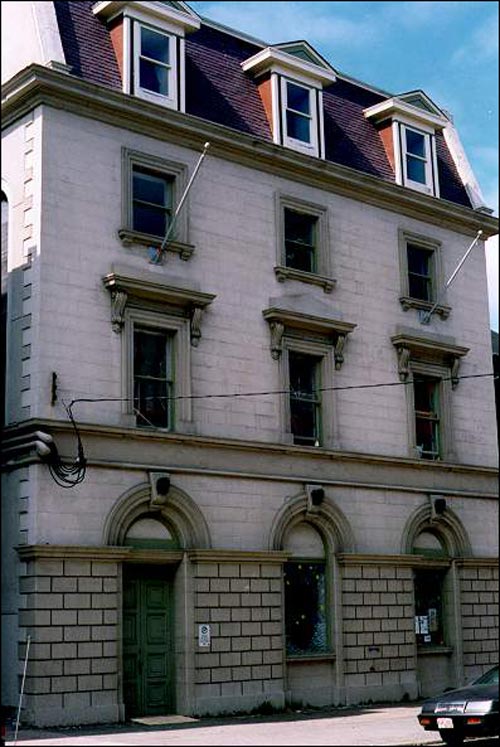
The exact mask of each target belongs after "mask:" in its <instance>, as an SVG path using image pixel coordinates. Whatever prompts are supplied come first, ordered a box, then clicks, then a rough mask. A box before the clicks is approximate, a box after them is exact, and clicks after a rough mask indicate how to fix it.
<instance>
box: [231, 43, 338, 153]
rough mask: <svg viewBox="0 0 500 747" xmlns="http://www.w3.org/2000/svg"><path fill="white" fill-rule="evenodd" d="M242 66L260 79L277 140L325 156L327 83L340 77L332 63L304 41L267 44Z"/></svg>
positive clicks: (274, 136) (280, 143)
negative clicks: (324, 116)
mask: <svg viewBox="0 0 500 747" xmlns="http://www.w3.org/2000/svg"><path fill="white" fill-rule="evenodd" d="M242 68H243V70H244V71H245V72H248V73H251V74H252V75H253V76H255V77H256V78H257V83H258V88H259V93H260V95H261V98H262V103H263V106H264V109H265V112H266V115H267V118H268V121H269V125H270V127H271V131H272V134H273V141H274V142H275V143H276V144H277V145H284V146H285V147H286V148H291V149H292V150H296V151H299V152H301V153H305V154H307V155H310V156H319V157H320V158H324V157H325V137H324V123H323V86H324V85H330V84H331V83H334V82H335V80H336V76H335V73H334V71H333V69H332V68H331V67H330V65H329V64H328V63H327V62H326V61H325V60H324V59H323V58H322V57H321V56H320V55H319V54H318V53H317V52H316V51H315V50H314V49H313V48H312V47H311V46H310V45H309V44H307V42H305V41H300V42H290V43H288V44H280V45H277V46H276V47H267V48H266V49H263V50H262V51H260V52H258V53H257V54H255V55H254V56H253V57H250V59H248V60H245V62H243V63H242Z"/></svg>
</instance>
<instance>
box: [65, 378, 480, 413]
mask: <svg viewBox="0 0 500 747" xmlns="http://www.w3.org/2000/svg"><path fill="white" fill-rule="evenodd" d="M491 376H494V374H493V373H484V374H466V375H463V376H453V377H452V376H446V377H442V378H440V381H457V380H459V379H460V380H461V379H480V378H486V377H491ZM410 384H412V382H411V381H391V382H386V383H379V384H352V385H348V386H330V387H328V386H327V387H319V388H318V389H315V390H314V392H341V391H348V390H355V389H356V390H359V389H380V388H382V387H393V386H408V385H410ZM296 393H297V391H296V390H292V389H272V390H269V391H259V392H229V393H226V394H178V395H174V396H170V397H169V396H164V397H163V396H154V397H143V400H156V401H158V400H161V401H170V402H173V401H177V400H182V399H190V400H194V399H196V400H200V399H231V398H235V399H236V398H237V397H261V396H268V395H276V394H296ZM131 401H135V398H134V399H131V398H130V397H95V398H93V397H78V398H76V399H73V400H72V401H71V403H70V407H72V406H73V405H74V404H77V403H79V402H87V403H92V402H131Z"/></svg>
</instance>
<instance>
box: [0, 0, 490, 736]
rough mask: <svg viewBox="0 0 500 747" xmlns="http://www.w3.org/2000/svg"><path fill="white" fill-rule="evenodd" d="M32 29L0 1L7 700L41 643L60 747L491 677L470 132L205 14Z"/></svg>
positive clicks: (477, 223)
mask: <svg viewBox="0 0 500 747" xmlns="http://www.w3.org/2000/svg"><path fill="white" fill-rule="evenodd" d="M27 5H28V4H27V3H17V2H10V3H4V4H2V14H3V24H2V28H3V30H4V31H5V33H6V38H5V41H4V42H3V50H4V52H5V54H6V64H5V65H3V72H4V76H5V80H4V84H3V131H2V135H3V140H2V147H3V151H2V153H3V156H2V229H3V240H2V247H4V245H5V247H6V252H5V258H6V262H7V267H6V270H7V283H6V286H5V289H4V288H2V292H3V293H4V291H5V299H6V315H5V324H6V339H7V356H6V371H5V376H6V380H7V388H6V414H5V421H6V428H5V435H4V448H3V467H4V469H3V481H4V482H3V498H2V511H3V515H2V532H3V538H2V552H3V563H2V574H3V576H2V581H3V583H2V586H3V607H2V614H3V624H2V636H3V639H2V645H3V647H4V648H3V661H4V666H3V667H2V670H3V672H2V674H3V677H4V682H3V685H2V687H3V695H2V697H3V702H4V704H6V705H15V704H16V703H17V699H18V687H19V675H20V674H21V673H22V671H23V667H24V662H25V657H26V648H27V642H28V640H29V655H28V665H27V677H26V688H25V697H24V704H25V719H26V720H28V721H30V722H31V723H33V724H36V725H39V726H43V725H56V724H69V723H71V724H77V723H98V722H112V721H119V720H123V719H124V718H127V717H129V716H130V715H134V714H135V715H144V714H164V713H183V714H186V715H198V714H207V713H211V714H216V713H229V712H237V711H248V710H251V709H253V708H258V707H260V706H262V705H263V704H264V703H267V704H271V705H272V706H273V707H275V708H282V707H284V706H285V705H286V704H290V703H295V704H297V703H303V704H311V705H326V704H345V703H359V702H366V701H368V700H370V699H371V700H378V701H380V700H396V701H397V700H401V699H408V698H410V699H413V698H416V697H417V696H421V695H425V694H428V693H432V692H434V691H436V690H439V689H444V688H445V687H452V686H455V685H459V684H461V683H463V682H464V681H466V680H467V679H469V678H470V677H471V676H474V675H477V674H480V673H481V672H482V671H484V670H486V669H487V668H488V667H489V666H490V665H492V664H493V663H494V662H495V661H496V660H497V659H498V563H497V556H498V539H497V518H498V502H497V500H498V499H497V488H496V477H497V444H496V423H495V404H494V389H493V380H492V376H491V373H492V368H491V341H490V331H489V324H488V309H487V292H486V270H485V257H484V247H483V241H484V239H486V238H487V237H488V236H491V235H494V234H496V232H497V229H498V226H497V221H496V219H494V218H493V217H492V216H491V211H489V210H488V209H487V208H486V206H484V204H483V203H482V201H481V198H480V192H479V188H478V186H477V184H476V182H475V179H474V176H473V174H472V172H471V170H470V169H469V167H468V165H467V160H466V158H465V154H464V153H463V151H462V150H461V146H460V142H459V140H458V136H457V133H456V132H455V130H454V128H453V125H452V123H451V121H450V120H449V118H447V117H446V115H444V114H443V112H441V110H440V109H439V108H438V107H437V106H436V104H435V103H434V102H432V101H431V100H430V99H429V98H428V97H427V96H426V95H425V94H424V93H423V92H421V91H417V92H411V93H406V94H402V95H400V96H391V95H389V94H387V93H385V92H381V91H378V90H377V89H375V88H373V87H371V86H370V85H368V84H366V85H365V84H361V83H359V82H356V81H353V80H351V79H349V78H348V77H346V76H344V75H340V74H339V73H337V72H336V71H335V70H334V68H333V67H331V65H330V64H329V63H328V62H326V61H325V60H324V59H323V58H322V57H320V56H319V55H318V54H317V52H315V50H314V49H312V47H310V45H309V44H307V42H300V43H298V42H294V43H290V44H283V45H278V46H273V47H269V46H266V44H265V43H260V42H258V41H256V40H254V39H250V38H248V37H246V36H245V35H244V34H243V33H241V32H237V31H234V32H233V31H230V30H228V29H224V28H221V27H219V26H217V24H215V23H213V22H211V21H210V20H208V19H204V18H201V19H200V18H199V17H198V16H197V15H196V14H195V13H193V11H192V10H191V9H190V8H189V7H188V6H187V5H186V4H184V3H160V2H143V3H134V2H97V3H92V2H55V3H52V2H50V3H49V2H43V3H37V2H34V3H30V4H29V5H30V6H32V8H31V13H30V14H28V13H27V10H26V6H27ZM21 28H22V29H23V35H22V36H23V39H24V42H23V44H22V45H19V44H17V41H16V45H17V46H16V48H15V50H14V49H11V48H10V44H11V43H12V42H13V40H17V39H18V38H19V33H20V32H19V29H21ZM174 50H175V53H174ZM206 142H208V143H209V147H208V150H205V153H206V156H205V157H204V160H203V161H202V162H201V166H200V168H199V171H198V173H197V175H196V178H195V180H194V181H193V182H192V186H191V188H190V190H189V193H188V197H187V199H186V201H185V203H184V205H183V207H182V209H181V211H180V212H179V215H178V217H177V219H176V222H175V231H172V232H171V234H170V235H169V236H168V240H167V241H166V242H164V241H163V239H164V236H165V234H166V232H167V231H168V229H169V226H170V225H171V223H172V218H173V214H174V211H175V208H176V207H177V206H179V203H180V201H181V199H182V196H183V195H184V194H185V189H186V187H187V186H188V184H189V182H190V179H191V177H192V176H193V175H194V174H195V171H196V169H197V166H198V165H199V164H200V156H201V154H202V153H203V149H204V144H205V143H206ZM4 216H5V220H4ZM479 231H482V234H480V235H479V241H478V246H476V247H475V249H474V251H473V252H471V255H470V257H469V259H468V260H467V263H466V264H465V265H464V267H463V270H462V271H461V273H460V274H459V275H458V276H457V279H456V281H455V282H454V284H453V285H452V286H450V288H449V289H448V292H447V295H446V297H444V296H443V295H442V293H441V292H440V288H442V285H443V282H444V279H446V278H448V277H449V276H450V274H451V272H452V271H453V270H454V269H455V267H456V266H457V264H458V262H459V260H460V259H461V257H462V256H463V255H464V253H465V251H466V250H467V248H468V247H469V246H470V244H471V242H472V241H473V240H474V239H475V238H476V237H477V236H478V232H479ZM430 312H431V313H430ZM70 414H71V415H72V417H73V418H74V421H71V420H70V418H69V417H68V416H69V415H70ZM47 435H48V436H49V437H50V438H51V439H52V444H53V445H52V446H50V445H49V446H47V438H46V436H47ZM78 438H79V439H80V440H81V444H82V449H83V457H84V459H85V463H86V471H85V474H84V479H83V480H82V481H80V482H78V483H77V484H74V485H68V484H67V482H66V483H65V482H64V480H61V476H63V477H64V476H66V478H67V479H69V481H70V483H71V480H72V477H74V476H76V475H80V476H83V470H82V466H83V462H82V460H80V462H77V461H76V454H77V444H78ZM44 439H45V440H44ZM44 444H45V447H44ZM54 445H55V446H54ZM71 465H72V469H71ZM64 467H66V468H67V471H66V472H64V470H63V468H64ZM55 478H58V480H59V482H58V481H57V479H55ZM74 482H75V483H76V480H74ZM5 662H8V664H7V666H6V665H5Z"/></svg>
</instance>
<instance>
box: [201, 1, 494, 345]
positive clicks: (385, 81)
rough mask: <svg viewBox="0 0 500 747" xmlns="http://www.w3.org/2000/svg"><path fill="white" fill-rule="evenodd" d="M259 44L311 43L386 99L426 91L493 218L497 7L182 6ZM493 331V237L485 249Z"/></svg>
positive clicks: (397, 4)
mask: <svg viewBox="0 0 500 747" xmlns="http://www.w3.org/2000/svg"><path fill="white" fill-rule="evenodd" d="M188 5H189V6H190V7H191V8H192V9H193V10H195V11H196V12H197V13H199V14H200V15H202V16H205V17H206V18H209V19H211V20H213V21H217V22H218V23H222V24H224V25H226V26H229V27H230V28H233V29H236V30H238V31H242V32H244V33H246V34H249V35H250V36H253V37H255V38H257V39H259V40H261V41H263V42H265V43H268V44H276V43H279V42H285V41H294V40H296V39H305V40H306V41H308V42H309V43H310V44H311V45H312V46H313V47H314V48H315V49H316V50H317V51H318V52H319V53H320V54H321V55H322V56H323V57H325V58H326V59H327V60H328V61H329V62H330V64H331V65H332V67H333V68H334V69H335V70H337V71H338V72H339V73H344V74H345V75H348V76H350V77H352V78H356V79H358V80H360V81H362V82H364V83H367V84H369V85H372V86H374V87H376V88H381V89H382V90H384V91H387V92H388V93H390V94H399V93H405V92H406V91H412V90H415V89H417V88H421V89H423V90H424V91H425V92H426V93H427V95H428V96H430V98H431V99H432V100H433V101H434V102H435V103H436V104H437V105H438V106H439V107H440V108H442V109H446V111H447V112H450V113H451V114H452V115H453V120H454V123H455V127H456V128H457V130H458V133H459V136H460V139H461V141H462V145H463V146H464V148H465V152H466V154H467V157H468V159H469V162H470V163H471V166H472V168H473V170H474V173H475V175H476V178H477V180H478V181H479V185H480V187H481V191H482V193H483V196H484V199H485V202H486V204H487V205H488V207H490V208H493V209H494V214H495V215H496V216H498V8H499V3H498V2H492V1H491V0H487V1H486V2H480V1H478V0H473V1H472V2H466V1H461V2H453V1H452V0H446V1H445V2H425V1H424V0H412V2H394V1H393V0H391V2H382V1H381V0H377V1H376V2H326V1H325V0H323V2H314V1H313V0H308V1H302V2H287V1H282V2H265V1H262V0H261V1H260V2H244V1H242V0H238V2H231V1H230V0H221V1H218V2H214V1H212V2H189V0H188ZM486 261H487V270H488V288H489V294H488V295H489V304H490V322H491V327H492V329H495V330H496V331H497V332H498V236H496V237H494V238H493V239H490V240H489V241H488V242H487V246H486Z"/></svg>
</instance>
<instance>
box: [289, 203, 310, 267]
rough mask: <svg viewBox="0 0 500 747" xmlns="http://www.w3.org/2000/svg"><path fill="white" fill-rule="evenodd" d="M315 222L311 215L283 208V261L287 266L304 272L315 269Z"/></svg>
mask: <svg viewBox="0 0 500 747" xmlns="http://www.w3.org/2000/svg"><path fill="white" fill-rule="evenodd" d="M316 223H317V218H316V217H315V216H312V215H304V214H303V213H296V212H294V211H293V210H288V209H287V208H285V256H286V259H285V262H286V266H287V267H293V268H295V269H296V270H304V271H305V272H314V270H315V269H316V267H315V265H316V261H315V252H316Z"/></svg>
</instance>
